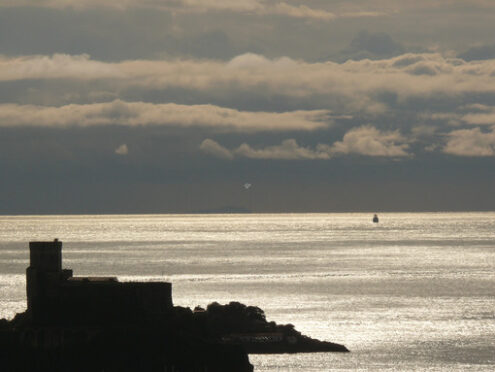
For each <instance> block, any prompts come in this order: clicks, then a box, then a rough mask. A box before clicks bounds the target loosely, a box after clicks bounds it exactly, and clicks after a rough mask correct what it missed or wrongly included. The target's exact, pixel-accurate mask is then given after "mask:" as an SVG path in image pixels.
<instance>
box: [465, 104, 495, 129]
mask: <svg viewBox="0 0 495 372" xmlns="http://www.w3.org/2000/svg"><path fill="white" fill-rule="evenodd" d="M468 108H469V109H471V110H473V111H475V112H471V113H468V114H466V115H463V116H462V120H463V121H464V122H466V123H468V124H472V125H495V107H493V106H487V105H471V106H470V107H468ZM480 111H481V112H480Z"/></svg>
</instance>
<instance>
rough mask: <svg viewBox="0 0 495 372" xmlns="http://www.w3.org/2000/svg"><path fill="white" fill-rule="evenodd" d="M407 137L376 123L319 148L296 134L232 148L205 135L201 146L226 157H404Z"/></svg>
mask: <svg viewBox="0 0 495 372" xmlns="http://www.w3.org/2000/svg"><path fill="white" fill-rule="evenodd" d="M405 142H407V140H406V139H405V138H404V137H403V136H402V135H400V134H399V133H398V132H396V131H393V132H380V131H379V130H377V129H376V128H374V127H370V126H366V127H360V128H354V129H351V130H350V131H348V132H347V133H346V134H345V135H344V138H343V140H342V141H339V142H335V143H334V144H333V145H327V144H321V143H320V144H318V145H316V147H315V149H312V148H310V147H302V146H300V145H299V144H298V143H297V141H296V140H295V139H293V138H290V139H286V140H284V141H282V143H281V144H280V145H273V146H266V147H263V148H253V147H251V146H250V145H248V144H246V143H243V144H242V145H240V146H239V147H237V148H235V149H233V150H229V149H227V148H226V147H224V146H222V145H220V144H219V143H217V142H215V141H213V140H212V139H205V140H204V141H203V142H202V143H201V145H200V150H201V151H203V152H205V153H207V154H210V155H213V156H216V157H219V158H223V159H229V160H232V159H234V158H235V157H244V158H250V159H275V160H301V159H304V160H315V159H319V160H326V159H330V158H332V157H334V156H340V155H363V156H371V157H390V158H402V157H410V156H411V154H409V153H408V152H407V151H406V150H407V149H408V147H409V145H408V144H407V143H405Z"/></svg>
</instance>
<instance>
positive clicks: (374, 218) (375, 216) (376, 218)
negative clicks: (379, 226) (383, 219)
mask: <svg viewBox="0 0 495 372" xmlns="http://www.w3.org/2000/svg"><path fill="white" fill-rule="evenodd" d="M378 221H379V220H378V216H377V215H376V214H375V215H374V216H373V222H374V223H378Z"/></svg>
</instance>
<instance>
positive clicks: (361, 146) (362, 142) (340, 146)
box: [318, 126, 410, 157]
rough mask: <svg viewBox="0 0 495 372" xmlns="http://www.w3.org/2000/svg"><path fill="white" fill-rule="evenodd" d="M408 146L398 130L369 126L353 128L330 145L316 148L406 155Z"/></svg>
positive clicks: (348, 152) (345, 151)
mask: <svg viewBox="0 0 495 372" xmlns="http://www.w3.org/2000/svg"><path fill="white" fill-rule="evenodd" d="M408 147H409V144H408V143H407V139H406V138H405V137H403V136H402V135H401V134H400V133H399V132H398V131H385V132H381V131H379V130H378V129H376V128H374V127H371V126H363V127H359V128H353V129H351V130H350V131H348V132H347V133H346V134H345V135H344V138H343V139H342V141H339V142H335V143H334V144H333V145H332V146H331V147H329V146H328V145H319V146H318V149H319V150H322V151H327V152H328V153H330V154H344V155H346V154H357V155H365V156H383V157H407V156H410V154H409V153H408V152H407V151H406V150H407V149H408Z"/></svg>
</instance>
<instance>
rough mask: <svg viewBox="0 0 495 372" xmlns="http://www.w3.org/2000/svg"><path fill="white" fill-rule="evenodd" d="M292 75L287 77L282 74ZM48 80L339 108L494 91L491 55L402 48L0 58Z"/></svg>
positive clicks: (11, 73)
mask: <svg viewBox="0 0 495 372" xmlns="http://www.w3.org/2000/svg"><path fill="white" fill-rule="evenodd" d="M288 76H290V78H288ZM32 79H37V80H53V81H60V80H64V81H68V82H72V83H73V84H76V86H77V84H83V83H84V82H87V81H94V82H95V83H96V82H97V83H98V85H99V86H100V87H104V88H105V91H107V92H111V91H114V92H115V93H116V94H118V93H119V92H122V91H123V90H133V89H137V88H139V89H140V90H142V91H143V90H144V91H154V90H167V89H177V88H178V89H186V90H191V91H194V92H195V94H205V95H208V96H217V97H232V96H233V95H235V94H239V95H246V93H248V92H249V94H250V95H257V96H259V97H260V98H262V97H270V96H274V95H277V96H286V97H293V98H295V99H305V100H309V99H313V98H314V99H317V100H318V101H315V102H325V103H326V105H327V107H329V108H331V109H332V108H337V109H339V111H340V113H342V112H351V111H360V110H362V111H366V112H370V113H377V112H378V113H379V112H383V111H384V110H385V109H386V108H385V107H384V106H383V105H384V102H382V101H381V100H380V97H382V96H384V94H388V95H390V94H393V95H395V96H396V97H397V102H399V103H400V102H404V101H405V100H407V99H415V98H420V99H433V100H434V99H436V98H437V97H442V99H444V98H445V97H451V98H453V99H456V100H458V99H459V97H462V96H466V97H469V96H472V95H473V94H495V60H486V61H477V62H466V61H464V60H461V59H458V58H450V57H446V56H443V55H441V54H438V53H429V54H428V53H427V54H424V53H423V54H411V53H409V54H406V55H401V56H398V57H394V58H388V59H381V60H374V61H370V60H361V61H352V60H350V61H347V62H345V63H334V62H324V63H307V62H303V61H298V60H294V59H290V58H287V57H284V58H277V59H268V58H266V57H264V56H261V55H256V54H251V53H248V54H243V55H241V56H238V57H235V58H233V59H232V60H231V61H228V62H221V61H212V60H193V59H189V60H129V61H122V62H118V63H108V62H101V61H94V60H91V59H90V58H89V56H87V55H81V56H70V55H61V54H56V55H53V56H29V57H19V58H7V57H3V58H0V81H20V80H32Z"/></svg>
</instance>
